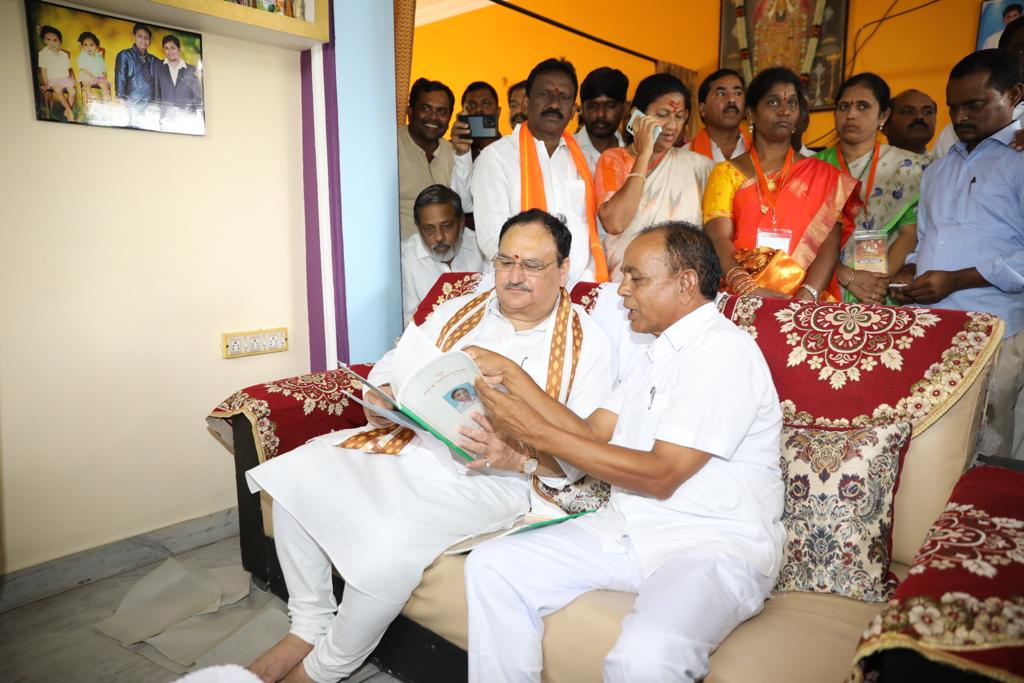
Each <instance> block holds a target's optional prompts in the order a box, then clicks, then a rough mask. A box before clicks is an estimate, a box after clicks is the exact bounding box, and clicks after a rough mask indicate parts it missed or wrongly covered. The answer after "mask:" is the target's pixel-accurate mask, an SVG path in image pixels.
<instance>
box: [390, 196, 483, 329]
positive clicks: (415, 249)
mask: <svg viewBox="0 0 1024 683" xmlns="http://www.w3.org/2000/svg"><path fill="white" fill-rule="evenodd" d="M412 215H413V218H414V219H415V220H416V229H417V230H418V231H419V232H418V233H417V234H415V235H409V236H408V237H406V238H405V239H404V240H402V311H403V314H404V320H405V322H406V323H408V322H409V321H410V320H412V316H413V314H414V313H415V312H416V307H417V306H419V304H420V302H421V301H423V297H425V296H426V295H427V292H429V291H430V288H431V287H433V286H434V283H435V282H437V278H438V277H440V276H441V275H442V274H444V273H461V272H471V273H475V272H478V271H479V270H480V269H481V268H483V260H482V259H481V258H480V249H479V248H477V246H476V235H474V234H473V231H472V230H466V229H465V216H464V214H463V212H462V200H460V199H459V195H458V194H457V193H456V192H455V191H454V190H452V189H451V188H448V187H445V186H444V185H431V186H430V187H428V188H427V189H425V190H423V192H420V194H419V196H418V197H416V202H415V203H414V204H413V205H412Z"/></svg>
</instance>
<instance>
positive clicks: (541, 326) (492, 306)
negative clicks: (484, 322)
mask: <svg viewBox="0 0 1024 683" xmlns="http://www.w3.org/2000/svg"><path fill="white" fill-rule="evenodd" d="M557 313H558V299H555V305H554V307H553V308H552V309H551V313H550V314H548V317H546V318H544V319H543V320H541V321H540V322H539V323H537V324H536V325H535V326H533V327H531V328H530V329H528V330H522V331H521V332H522V333H524V334H529V333H530V332H545V331H547V329H548V326H549V325H551V324H552V322H553V321H554V318H555V315H556V314H557ZM487 314H488V315H496V316H498V317H499V318H501V319H502V320H506V321H508V323H509V324H510V325H511V324H512V321H511V320H509V319H508V318H507V317H505V314H504V313H502V312H501V304H500V302H499V301H498V285H497V283H495V285H494V291H492V292H491V296H490V297H488V299H487Z"/></svg>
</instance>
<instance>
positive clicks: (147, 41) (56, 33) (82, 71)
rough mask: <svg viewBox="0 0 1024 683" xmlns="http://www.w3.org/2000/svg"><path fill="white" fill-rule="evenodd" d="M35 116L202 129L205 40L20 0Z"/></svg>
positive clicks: (197, 131)
mask: <svg viewBox="0 0 1024 683" xmlns="http://www.w3.org/2000/svg"><path fill="white" fill-rule="evenodd" d="M25 9H26V12H25V14H26V17H27V19H28V22H27V23H28V35H29V52H30V53H31V54H30V56H31V64H32V82H33V90H34V96H35V111H36V118H37V119H38V120H40V121H55V122H59V123H70V124H78V125H89V126H106V127H113V128H138V129H142V130H151V131H158V132H162V133H183V134H187V135H204V134H205V133H206V116H205V111H206V106H205V99H204V95H203V38H202V36H201V35H200V34H198V33H194V32H192V31H185V30H182V29H175V28H168V27H166V26H161V25H159V24H154V23H150V22H146V21H133V20H129V19H122V18H120V17H114V16H110V15H106V14H100V13H98V12H92V11H87V10H82V9H77V8H73V7H66V6H64V5H59V4H55V3H52V2H44V1H42V0H25Z"/></svg>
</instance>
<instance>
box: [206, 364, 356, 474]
mask: <svg viewBox="0 0 1024 683" xmlns="http://www.w3.org/2000/svg"><path fill="white" fill-rule="evenodd" d="M371 367H372V365H353V366H351V368H352V370H354V371H355V372H356V373H357V374H359V375H360V376H361V377H366V376H367V375H369V373H370V368H371ZM354 385H355V382H354V381H352V380H351V379H349V377H348V375H346V374H345V373H343V372H342V371H340V370H328V371H327V372H317V373H313V374H309V375H300V376H298V377H288V378H286V379H281V380H276V381H273V382H267V383H265V384H254V385H252V386H250V387H246V388H245V389H242V390H240V391H236V392H235V393H233V394H232V395H231V396H229V397H228V398H226V399H225V400H224V401H222V402H221V403H220V404H218V405H217V406H216V407H215V408H214V409H213V410H212V411H210V414H209V415H208V416H207V418H206V420H207V423H208V424H209V426H210V428H211V429H212V430H213V431H215V432H216V433H217V434H218V435H220V436H221V438H222V440H224V441H225V442H226V443H227V444H228V445H229V446H231V447H232V448H233V447H234V435H233V431H232V429H231V427H230V426H229V425H228V421H229V420H230V419H231V418H233V417H234V416H236V415H241V416H244V417H245V418H246V419H247V420H248V422H249V424H250V425H251V428H252V434H253V440H254V442H255V444H256V454H257V456H258V458H259V462H265V461H266V460H268V459H270V458H273V457H276V456H278V455H281V454H282V453H287V452H288V451H291V450H293V449H295V448H297V447H299V446H301V445H302V444H304V443H306V442H307V441H309V440H310V439H312V438H313V437H316V436H320V435H322V434H327V433H329V432H333V431H338V430H342V429H351V428H353V427H361V426H362V425H365V424H366V416H365V415H364V414H363V408H362V406H360V405H359V404H358V403H356V402H355V401H351V400H349V398H348V397H347V396H345V394H344V393H342V392H343V391H347V392H349V393H352V394H356V395H359V392H360V391H361V389H360V388H357V387H356V386H354Z"/></svg>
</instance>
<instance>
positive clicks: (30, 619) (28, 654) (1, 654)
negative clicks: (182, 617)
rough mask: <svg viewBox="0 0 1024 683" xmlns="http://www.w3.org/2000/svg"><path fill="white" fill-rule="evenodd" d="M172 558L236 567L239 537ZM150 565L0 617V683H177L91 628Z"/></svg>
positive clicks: (372, 672) (381, 679)
mask: <svg viewBox="0 0 1024 683" xmlns="http://www.w3.org/2000/svg"><path fill="white" fill-rule="evenodd" d="M177 559H178V560H180V561H181V562H182V563H183V564H185V565H187V566H191V567H198V568H213V567H224V566H228V565H232V564H238V563H239V550H238V538H237V537H235V538H230V539H227V540H224V541H220V542H219V543H214V544H213V545H208V546H206V547H203V548H198V549H196V550H193V551H191V552H188V553H183V554H181V555H178V556H177ZM155 566H156V565H155V564H154V565H148V566H145V567H140V568H139V569H135V570H133V571H130V572H125V573H124V574H120V575H118V576H114V577H111V578H109V579H103V580H101V581H96V582H95V583H91V584H88V585H85V586H82V587H81V588H76V589H74V590H71V591H68V592H66V593H62V594H60V595H55V596H53V597H51V598H47V599H45V600H39V601H37V602H34V603H31V604H29V605H25V606H24V607H19V608H17V609H13V610H10V611H8V612H4V613H2V614H0V681H3V682H4V683H15V682H21V681H25V682H33V683H35V682H38V683H63V682H64V681H75V682H76V683H93V682H99V681H103V682H104V683H165V682H168V681H174V680H176V679H177V678H179V676H178V675H177V674H174V673H171V672H170V671H167V670H165V669H162V668H160V667H159V666H157V665H156V664H154V663H152V662H151V661H149V660H148V659H146V658H145V657H142V656H141V655H137V654H135V653H134V652H131V651H130V650H128V649H126V648H124V647H122V646H121V645H119V644H117V643H115V642H114V641H112V640H109V639H107V638H105V637H104V636H101V635H100V634H99V633H97V632H96V631H94V630H93V628H92V626H93V624H95V623H97V622H98V621H100V620H102V619H104V618H106V617H108V616H110V615H111V614H113V613H114V610H115V608H116V607H117V605H118V603H119V602H120V601H121V598H122V597H123V596H124V594H125V593H126V592H127V591H128V589H129V588H130V587H131V586H132V585H133V584H134V583H135V582H136V581H138V580H139V579H141V578H142V577H143V576H145V575H146V574H147V573H149V572H150V571H152V570H153V568H154V567H155ZM274 600H277V598H274ZM278 602H280V601H278ZM282 607H283V605H282ZM238 663H239V664H247V663H248V662H238ZM349 681H351V682H352V683H371V682H372V683H399V679H397V678H394V677H392V676H390V675H389V674H387V673H386V672H383V671H380V670H379V669H378V668H377V667H376V666H374V665H373V664H367V665H366V666H364V667H363V668H362V669H360V670H359V671H358V672H357V673H356V675H355V676H353V677H352V678H350V679H349Z"/></svg>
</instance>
